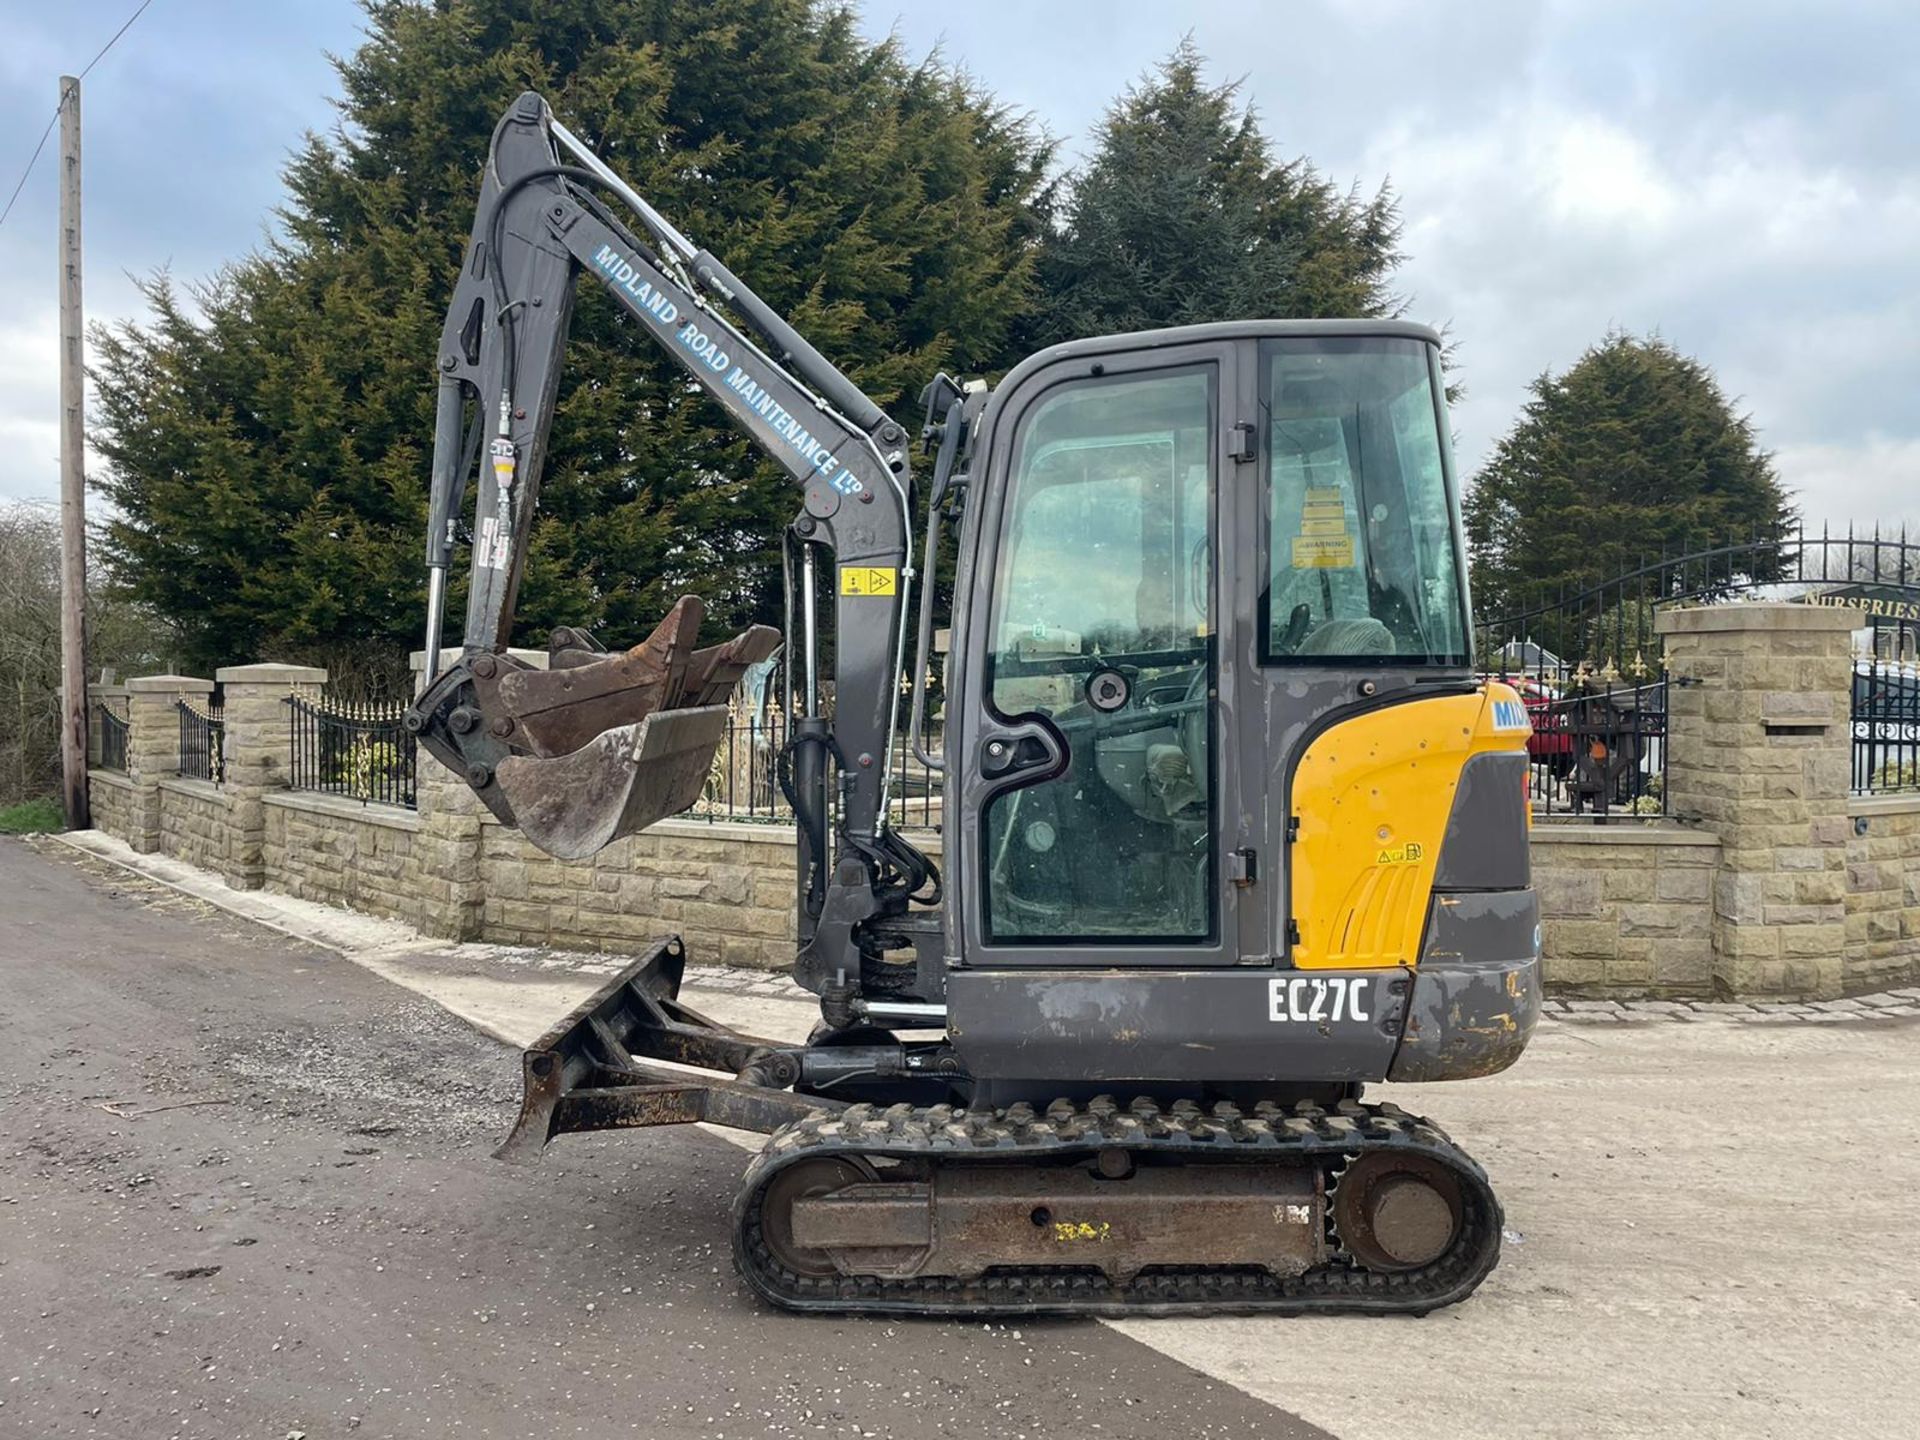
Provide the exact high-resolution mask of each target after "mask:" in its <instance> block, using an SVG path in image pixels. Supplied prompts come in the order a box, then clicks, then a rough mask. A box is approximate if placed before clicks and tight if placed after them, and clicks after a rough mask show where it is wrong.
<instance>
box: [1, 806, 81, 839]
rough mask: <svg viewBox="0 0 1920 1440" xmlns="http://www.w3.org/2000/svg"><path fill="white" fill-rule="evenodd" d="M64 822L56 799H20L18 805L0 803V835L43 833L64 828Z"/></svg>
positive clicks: (65, 820) (64, 818)
mask: <svg viewBox="0 0 1920 1440" xmlns="http://www.w3.org/2000/svg"><path fill="white" fill-rule="evenodd" d="M66 823H67V818H66V816H65V814H64V813H62V811H61V809H60V802H59V801H58V800H53V799H42V800H22V801H21V802H20V803H19V804H18V805H0V835H44V834H47V833H49V832H51V831H54V830H64V829H65V828H66Z"/></svg>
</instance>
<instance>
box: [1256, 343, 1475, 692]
mask: <svg viewBox="0 0 1920 1440" xmlns="http://www.w3.org/2000/svg"><path fill="white" fill-rule="evenodd" d="M1261 375H1262V389H1263V392H1264V398H1265V401H1266V407H1267V415H1266V420H1267V425H1266V430H1267V434H1266V447H1267V449H1266V465H1265V467H1264V469H1265V482H1266V486H1267V504H1266V512H1267V535H1266V546H1267V563H1266V581H1267V583H1266V586H1265V589H1264V591H1263V593H1262V595H1261V598H1260V612H1261V613H1260V617H1259V618H1260V628H1261V640H1262V654H1263V657H1264V658H1265V659H1266V660H1267V661H1268V662H1270V663H1287V662H1293V663H1299V664H1318V665H1325V664H1329V663H1338V662H1343V661H1345V662H1353V663H1356V664H1361V663H1367V662H1375V663H1382V664H1388V665H1408V664H1413V665H1464V664H1466V663H1467V626H1466V618H1465V606H1464V604H1463V600H1462V587H1461V583H1460V560H1459V552H1458V548H1457V545H1456V541H1455V527H1454V520H1453V513H1454V512H1453V502H1452V497H1451V496H1450V494H1449V493H1448V488H1447V467H1446V465H1445V462H1444V458H1443V454H1442V451H1441V446H1442V444H1443V443H1444V440H1443V438H1442V435H1441V431H1440V413H1441V412H1440V408H1439V406H1438V404H1437V396H1436V394H1435V390H1434V379H1433V370H1432V367H1431V366H1430V365H1429V363H1428V346H1427V345H1426V343H1425V342H1423V341H1420V340H1412V339H1397V338H1388V337H1345V336H1343V337H1325V338H1303V339H1287V340H1278V341H1270V342H1268V343H1266V344H1264V345H1263V346H1262V347H1261Z"/></svg>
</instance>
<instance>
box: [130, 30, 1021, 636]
mask: <svg viewBox="0 0 1920 1440" xmlns="http://www.w3.org/2000/svg"><path fill="white" fill-rule="evenodd" d="M364 3H365V8H366V11H367V17H368V34H367V38H366V41H365V43H364V44H363V45H362V46H361V47H360V49H359V50H358V51H357V52H356V53H355V54H353V55H352V56H351V57H348V58H346V59H344V60H342V61H340V62H339V66H338V69H339V74H340V79H341V83H342V87H343V92H344V94H343V98H342V100H341V102H340V113H341V123H340V125H339V127H338V128H337V130H336V131H335V132H334V133H332V134H330V135H327V136H310V137H308V139H307V141H306V143H305V145H304V147H303V148H302V149H301V150H300V151H299V152H298V153H297V154H296V156H295V158H294V159H293V161H292V162H291V164H290V165H289V167H288V169H287V172H286V180H287V187H288V192H289V195H288V200H287V203H286V206H285V207H284V209H283V211H282V212H281V216H280V219H281V227H280V231H279V233H278V234H277V235H276V236H275V237H274V238H273V239H272V240H270V241H269V242H268V243H267V245H266V246H265V248H263V249H262V250H261V251H260V252H258V253H256V254H254V255H252V256H249V257H247V258H246V259H243V260H241V261H239V262H237V263H235V264H233V265H231V266H229V267H227V268H226V269H225V270H224V271H223V272H221V273H220V274H219V275H218V276H216V277H214V278H213V279H212V280H210V281H208V282H206V283H204V284H201V285H198V286H195V287H193V288H191V289H190V290H189V291H188V292H187V296H186V297H183V296H182V294H181V292H180V291H178V290H177V289H176V288H175V287H174V286H173V285H172V283H171V282H170V281H169V280H168V279H167V278H166V277H165V276H159V277H155V278H154V279H153V280H152V281H151V282H150V283H149V286H148V290H147V295H148V299H149V301H150V314H149V316H148V317H147V318H146V320H145V321H144V322H142V323H137V324H129V325H123V326H120V327H117V328H114V329H112V330H111V331H103V332H100V333H98V334H96V336H95V345H96V347H97V348H96V355H97V357H98V363H97V374H96V377H95V378H96V393H97V394H98V395H99V396H100V397H101V398H100V401H99V405H98V409H97V412H96V416H95V443H96V445H97V446H98V448H99V450H100V452H101V453H102V454H103V455H104V456H105V457H106V459H107V462H108V466H107V470H106V473H105V475H104V477H102V478H101V480H100V488H101V489H102V490H103V491H104V492H105V493H106V495H107V496H108V497H109V498H110V499H111V500H112V501H113V502H114V504H115V506H116V507H117V509H118V511H119V515H118V518H117V519H116V521H115V522H114V524H113V525H112V527H111V530H110V533H109V536H108V544H109V550H110V555H111V559H112V560H113V562H114V564H115V566H116V567H117V570H118V572H119V573H120V575H121V576H122V577H123V578H124V579H125V580H126V582H127V583H128V585H129V586H130V587H131V589H132V590H133V592H134V593H135V595H136V596H137V597H138V598H140V599H142V600H145V601H147V602H149V603H151V604H152V605H153V606H154V607H155V608H156V609H157V610H159V611H160V612H161V613H162V614H164V615H167V616H169V617H172V618H173V619H175V620H176V621H177V622H178V623H179V624H180V626H181V629H182V635H183V642H184V644H185V646H186V648H187V651H188V656H189V658H190V659H191V660H192V661H194V662H195V663H197V664H200V665H202V666H204V665H209V664H214V663H220V662H229V661H235V660H243V659H251V658H258V657H261V656H263V655H266V654H268V653H269V652H272V653H273V654H275V655H276V656H286V657H293V656H296V655H300V656H310V657H313V658H319V659H323V660H325V659H337V657H339V656H340V655H341V654H342V653H343V652H349V653H352V652H359V651H362V650H364V649H365V647H367V646H368V645H370V644H372V645H381V646H385V647H386V648H387V650H388V653H390V654H391V653H404V650H405V649H406V648H408V647H410V646H413V645H416V644H417V643H418V639H417V633H418V628H419V623H420V616H421V613H422V606H423V602H422V598H421V597H422V592H423V577H422V571H421V558H420V557H421V550H422V544H423V539H422V537H423V526H424V523H425V509H426V494H425V487H426V479H427V468H428V458H429V454H430V451H431V438H432V429H433V400H434V380H433V368H432V367H433V360H434V356H435V354H436V351H437V346H438V339H439V330H440V325H441V321H442V318H443V315H444V308H445V305H446V303H447V297H448V296H449V294H450V293H451V290H452V275H453V271H454V268H455V267H456V266H457V264H458V263H459V257H460V251H461V247H462V245H463V243H464V241H465V238H466V235H467V231H468V228H469V225H470V223H471V220H472V214H473V205H474V201H475V198H476V195H477V192H478V181H477V177H478V172H479V167H480V165H481V162H482V160H483V158H484V155H485V151H486V145H487V140H488V136H489V135H490V133H491V131H492V128H493V125H494V123H495V121H496V120H497V118H498V116H499V115H500V113H501V112H502V111H503V110H504V109H505V107H506V106H507V105H508V104H509V103H510V102H511V101H512V99H513V98H514V96H515V95H517V94H518V93H519V92H520V91H522V90H524V89H528V88H532V89H536V90H539V91H541V92H542V93H543V94H545V95H546V96H547V98H548V99H549V101H550V102H551V103H552V105H553V106H554V109H555V111H556V113H557V114H559V115H560V116H561V117H562V118H563V119H564V120H565V121H566V123H567V124H568V126H569V127H570V128H571V129H573V130H574V131H575V132H576V133H578V134H580V135H581V136H582V137H583V138H584V139H585V140H587V141H588V143H590V144H592V145H593V146H594V147H595V148H596V150H598V151H599V152H600V153H601V154H602V155H603V156H604V157H605V158H606V159H607V161H608V162H609V163H610V164H611V165H613V166H614V168H616V169H617V170H619V171H621V172H622V173H623V174H624V175H626V176H627V177H628V178H629V179H630V180H631V181H632V182H633V183H634V184H635V186H636V187H637V188H638V189H639V190H640V191H641V192H642V193H643V194H646V195H648V196H649V197H650V198H651V199H652V200H653V201H654V203H655V204H656V205H658V206H659V208H660V209H662V210H663V211H664V212H665V213H667V214H668V215H670V216H672V217H674V218H675V220H676V222H677V223H679V224H680V225H681V227H682V228H683V229H684V230H685V231H686V232H687V233H689V234H691V235H693V236H695V237H697V238H698V239H699V241H700V242H701V243H703V244H705V245H707V246H708V247H710V248H711V249H712V250H713V251H714V252H715V253H716V254H718V255H720V256H722V257H724V258H725V259H726V260H727V262H728V263H729V264H730V265H731V266H732V267H733V268H734V269H735V270H736V271H738V272H739V273H741V274H742V275H745V276H747V277H750V278H751V280H752V282H753V285H754V287H755V289H756V290H758V291H759V292H760V293H761V294H762V295H763V296H765V297H766V298H767V299H768V300H769V301H770V302H772V303H773V304H774V305H775V306H776V307H778V308H780V309H781V310H783V311H784V312H785V313H786V314H787V315H788V316H789V318H790V319H792V320H793V322H794V323H795V324H796V325H797V326H798V327H799V328H800V329H801V330H802V332H803V333H805V334H807V335H808V337H809V338H810V339H811V340H812V341H813V342H814V343H815V344H816V345H817V346H818V347H819V348H820V349H821V350H822V351H823V352H825V353H826V354H827V355H829V356H830V357H832V358H834V359H835V360H836V361H837V362H839V363H840V364H841V365H842V366H843V367H844V368H846V369H848V370H849V372H850V373H851V374H852V375H853V376H854V378H855V379H856V380H857V381H859V382H860V383H861V384H862V385H863V386H864V387H866V388H867V389H868V391H869V392H870V393H871V394H872V395H873V396H874V397H875V399H877V400H878V401H880V403H881V404H882V405H884V406H886V407H888V408H889V409H890V410H892V412H893V413H894V414H895V415H896V417H898V418H900V419H902V420H903V421H906V422H908V423H911V420H912V418H913V417H912V414H911V406H912V402H913V400H914V398H915V397H916V396H917V394H918V390H919V387H920V386H921V385H922V384H924V383H925V381H926V380H927V379H928V378H930V377H931V375H932V373H933V372H934V371H935V370H936V369H939V368H942V367H945V368H949V369H958V370H966V371H973V372H978V371H980V370H983V369H992V368H996V367H999V366H1002V365H1004V364H1006V363H1008V354H1007V350H1008V344H1009V331H1010V326H1011V325H1012V323H1013V321H1014V320H1015V318H1016V317H1018V316H1019V315H1020V314H1021V313H1022V312H1023V311H1024V310H1025V309H1026V307H1027V305H1028V303H1029V294H1030V290H1031V286H1032V256H1031V250H1032V244H1033V239H1034V235H1035V233H1036V231H1037V226H1038V220H1037V216H1036V212H1035V209H1034V202H1035V201H1036V199H1037V197H1038V196H1039V195H1040V193H1041V185H1042V177H1043V173H1044V171H1045V168H1046V165H1047V162H1048V151H1047V147H1046V144H1045V142H1044V141H1043V140H1041V139H1040V138H1039V137H1038V136H1037V135H1036V134H1035V133H1034V132H1033V131H1032V130H1031V129H1030V127H1029V125H1028V124H1027V122H1026V121H1025V120H1024V119H1023V118H1021V117H1018V116H1015V115H1013V114H1011V113H1009V112H1008V111H1007V110H1006V109H1005V108H1004V107H1003V106H1001V105H1000V104H998V103H997V102H996V101H995V100H994V99H993V98H992V97H991V96H989V95H987V94H986V93H984V92H983V91H982V90H981V89H980V88H979V87H978V86H977V85H976V84H975V83H974V82H972V81H971V80H969V79H968V78H966V77H965V76H963V75H961V74H960V73H958V72H956V71H955V70H953V69H951V68H949V67H947V66H945V65H943V64H941V63H940V62H939V61H938V60H937V59H936V60H928V61H926V62H924V63H921V64H914V63H910V62H909V61H908V60H907V59H906V58H905V57H904V56H903V54H902V53H901V50H900V47H899V45H898V44H897V43H895V42H894V41H892V40H888V41H883V42H881V43H878V44H874V43H870V42H868V41H866V40H864V39H863V38H862V37H861V36H860V35H859V33H858V31H857V29H856V27H855V23H854V17H853V14H852V12H851V11H850V10H848V9H847V8H845V7H844V6H841V5H837V4H829V3H823V0H703V3H701V4H698V5H689V4H684V3H677V0H569V3H568V4H565V5H554V4H551V3H542V0H434V3H421V0H364ZM187 298H190V299H191V300H192V302H193V303H192V305H188V304H186V303H185V299H187ZM194 312H198V313H197V314H196V313H194ZM574 336H575V341H574V344H573V345H572V346H571V347H570V349H569V350H568V353H567V356H566V368H565V376H564V380H563V383H562V388H561V392H560V396H559V402H558V414H557V417H556V422H555V425H554V429H553V442H552V446H551V452H550V458H549V462H548V468H547V473H546V477H545V480H544V484H543V489H542V494H541V506H542V516H541V519H540V520H539V521H538V523H537V526H536V530H535V532H534V536H533V541H532V546H531V553H530V558H529V564H528V569H527V574H526V578H525V581H524V583H523V585H522V588H521V592H520V604H519V624H520V627H521V633H522V635H536V636H537V635H538V634H539V633H541V632H542V631H543V630H544V629H545V627H547V626H549V625H554V624H560V623H567V624H583V625H589V626H593V627H596V628H600V629H602V630H603V631H604V633H605V634H606V636H607V638H608V639H609V640H610V641H615V642H618V641H621V640H628V641H630V640H632V639H636V638H639V636H641V635H644V634H645V632H646V631H647V629H649V628H650V627H651V625H652V623H653V622H654V620H656V619H658V618H659V616H660V615H661V614H662V613H664V611H665V610H666V608H667V606H668V605H669V604H670V603H671V601H672V599H673V598H674V597H675V596H676V595H678V594H679V593H681V592H682V591H696V592H698V593H699V594H701V595H702V596H703V598H705V599H706V600H707V601H708V604H709V624H710V626H711V628H712V629H713V630H715V631H724V630H732V629H734V628H737V627H738V626H739V625H741V624H744V623H746V622H748V621H751V620H754V619H766V618H770V616H771V612H772V611H773V610H774V608H775V606H776V605H777V601H776V600H775V598H774V596H775V586H774V577H776V576H777V575H778V571H779V566H778V560H777V555H778V552H777V549H775V548H774V547H775V545H776V544H777V536H778V533H779V530H780V527H781V526H782V525H784V523H785V522H786V521H787V520H788V519H789V518H791V514H792V511H793V506H794V497H793V495H792V493H791V487H790V485H789V483H788V482H787V481H786V480H785V478H784V477H783V476H782V475H781V474H780V473H779V472H778V471H776V470H775V469H774V468H773V467H772V466H771V465H769V464H766V463H764V462H762V461H760V460H759V459H758V458H757V456H756V454H755V453H754V452H753V451H752V450H751V448H750V447H749V446H748V445H747V443H746V442H745V441H744V440H742V439H740V438H739V437H738V436H737V435H736V434H735V433H734V432H733V431H732V430H731V429H730V428H728V426H727V425H726V422H725V420H724V419H723V418H722V416H721V414H720V412H719V411H718V409H717V408H715V407H713V406H712V405H711V404H709V403H708V402H707V401H706V400H705V399H704V398H703V397H700V396H697V395H693V394H690V393H689V392H688V390H687V387H686V386H685V385H684V383H682V382H681V381H680V380H679V378H678V372H677V371H676V370H674V369H673V368H672V364H671V362H670V361H668V360H667V359H665V357H663V356H659V355H657V354H656V353H654V351H653V347H652V346H651V343H650V342H649V341H647V340H646V339H645V338H644V336H642V335H641V334H640V333H639V332H638V330H637V329H636V327H634V326H633V325H631V324H630V323H628V322H627V321H626V320H625V318H624V317H622V316H619V315H618V314H616V313H615V310H614V307H613V306H612V305H611V304H610V303H609V302H607V300H606V298H605V297H604V296H603V295H601V294H599V293H598V292H597V290H596V288H595V287H594V286H592V285H591V284H587V285H583V286H582V291H581V304H580V306H579V308H578V310H577V311H576V318H575V322H574ZM462 603H463V597H462V596H461V595H459V594H456V595H455V596H454V597H453V608H452V613H454V614H456V615H457V614H459V613H460V611H459V607H460V605H461V604H462Z"/></svg>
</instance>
